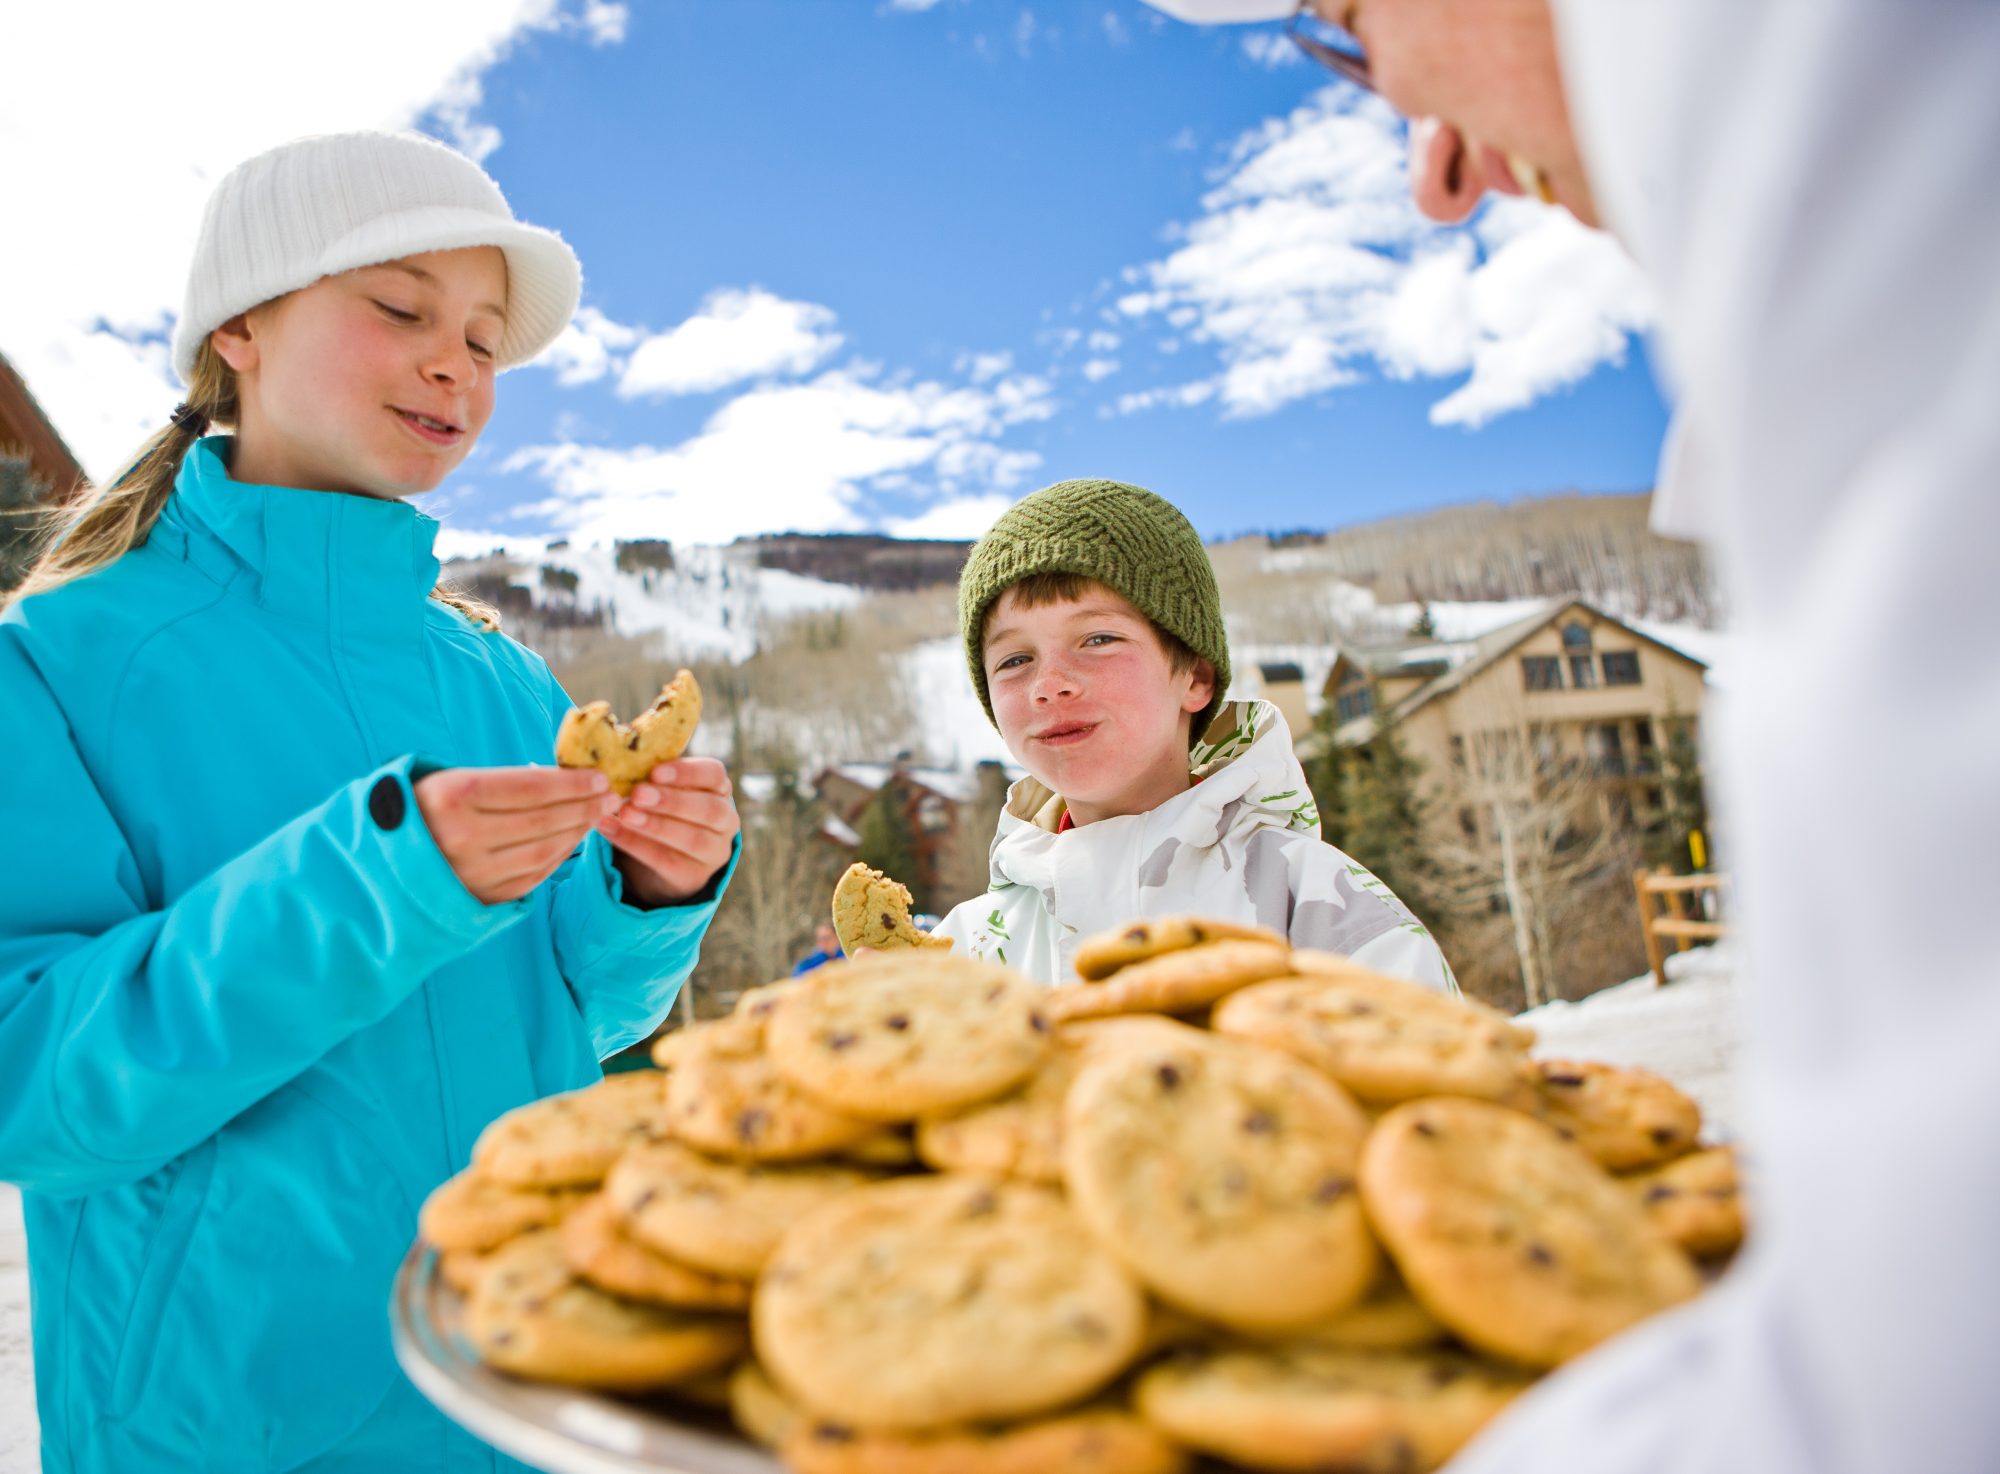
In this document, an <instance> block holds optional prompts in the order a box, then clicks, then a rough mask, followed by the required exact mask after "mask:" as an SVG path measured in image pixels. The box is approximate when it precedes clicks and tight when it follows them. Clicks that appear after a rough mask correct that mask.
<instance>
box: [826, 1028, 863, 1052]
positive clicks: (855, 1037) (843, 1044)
mask: <svg viewBox="0 0 2000 1474" xmlns="http://www.w3.org/2000/svg"><path fill="white" fill-rule="evenodd" d="M860 1042H861V1036H860V1035H859V1034H851V1033H849V1032H848V1031H847V1030H845V1029H842V1030H841V1031H840V1032H839V1033H837V1034H829V1035H827V1037H826V1047H827V1048H828V1049H831V1050H833V1051H834V1052H835V1053H838V1052H839V1051H841V1050H843V1049H852V1048H853V1047H854V1046H855V1045H856V1044H858V1043H860Z"/></svg>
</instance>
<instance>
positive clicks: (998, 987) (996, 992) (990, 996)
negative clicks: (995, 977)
mask: <svg viewBox="0 0 2000 1474" xmlns="http://www.w3.org/2000/svg"><path fill="white" fill-rule="evenodd" d="M1006 991H1007V985H1006V984H1005V983H995V984H994V985H993V986H992V987H990V988H988V989H987V990H986V1001H987V1002H988V1003H991V1002H992V1001H993V1000H994V999H996V998H998V997H999V996H1000V995H1001V994H1002V993H1004V992H1006Z"/></svg>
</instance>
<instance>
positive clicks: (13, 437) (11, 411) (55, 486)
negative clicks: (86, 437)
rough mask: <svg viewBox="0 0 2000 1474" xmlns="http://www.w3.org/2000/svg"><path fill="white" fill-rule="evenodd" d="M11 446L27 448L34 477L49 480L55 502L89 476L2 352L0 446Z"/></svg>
mask: <svg viewBox="0 0 2000 1474" xmlns="http://www.w3.org/2000/svg"><path fill="white" fill-rule="evenodd" d="M13 447H19V448H20V449H22V450H25V451H27V453H28V463H29V465H30V466H31V467H32V468H33V470H34V473H35V475H36V476H38V477H41V478H42V479H44V480H46V481H47V482H48V483H49V494H50V496H51V498H52V499H53V500H55V501H57V502H60V501H63V500H66V499H67V498H68V497H69V495H70V494H71V493H72V492H73V491H75V490H76V488H77V486H78V485H79V484H81V483H82V482H84V481H86V480H88V479H89V478H88V477H86V476H85V475H84V473H83V467H82V466H81V465H80V464H78V462H77V459H76V457H75V456H74V455H72V454H71V453H70V448H69V446H68V445H66V444H64V442H63V438H62V436H61V435H60V434H59V433H57V431H56V427H55V426H54V425H53V424H52V423H51V422H50V420H49V417H48V416H47V415H46V414H44V413H43V412H42V407H41V405H40V404H38V403H36V401H35V396H34V395H33V394H32V393H30V392H29V390H28V385H27V382H26V381H25V380H24V379H22V377H21V376H20V375H19V374H17V373H16V372H14V366H13V365H12V364H11V363H9V362H7V357H6V355H5V354H0V448H13Z"/></svg>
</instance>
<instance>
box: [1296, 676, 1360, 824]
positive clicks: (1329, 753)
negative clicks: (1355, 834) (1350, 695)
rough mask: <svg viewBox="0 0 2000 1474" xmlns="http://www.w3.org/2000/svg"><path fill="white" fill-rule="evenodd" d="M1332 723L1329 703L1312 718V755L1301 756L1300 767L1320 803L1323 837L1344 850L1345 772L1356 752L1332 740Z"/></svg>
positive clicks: (1331, 710) (1314, 799)
mask: <svg viewBox="0 0 2000 1474" xmlns="http://www.w3.org/2000/svg"><path fill="white" fill-rule="evenodd" d="M1333 726H1334V722H1333V708H1332V707H1331V706H1327V707H1325V708H1323V709H1322V710H1321V711H1320V713H1319V714H1318V715H1317V716H1315V717H1314V718H1313V724H1312V740H1311V741H1310V742H1308V743H1306V744H1304V746H1305V747H1306V748H1307V750H1308V751H1309V752H1310V753H1311V756H1309V757H1304V756H1302V757H1301V759H1300V766H1301V767H1303V768H1304V769H1305V770H1306V786H1307V787H1308V788H1310V789H1311V790H1312V796H1313V802H1314V803H1315V804H1317V805H1318V806H1319V832H1320V838H1322V839H1324V840H1325V841H1326V842H1327V843H1328V844H1330V845H1335V846H1338V847H1339V848H1340V849H1343V850H1345V849H1347V797H1346V792H1345V789H1346V784H1345V782H1344V781H1343V775H1344V774H1345V773H1346V771H1347V764H1348V763H1349V762H1350V761H1351V760H1352V757H1353V754H1352V752H1351V750H1350V749H1348V748H1345V747H1341V746H1340V745H1339V744H1337V743H1336V742H1335V741H1334V740H1333ZM1348 853H1350V854H1352V853H1353V851H1351V850H1349V851H1348Z"/></svg>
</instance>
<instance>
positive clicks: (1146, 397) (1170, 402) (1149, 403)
mask: <svg viewBox="0 0 2000 1474" xmlns="http://www.w3.org/2000/svg"><path fill="white" fill-rule="evenodd" d="M1215 387H1216V386H1215V383H1214V381H1213V380H1203V381H1200V382H1197V383H1193V384H1175V385H1172V386H1171V387H1169V388H1164V389H1141V390H1139V391H1137V392H1136V393H1132V394H1121V395H1119V396H1118V404H1117V412H1118V413H1119V414H1121V415H1131V414H1137V413H1139V412H1140V411H1141V410H1148V409H1158V408H1160V407H1161V406H1162V405H1166V406H1168V407H1170V408H1173V409H1189V408H1192V407H1193V406H1194V405H1197V404H1206V403H1208V401H1209V400H1211V399H1213V398H1215Z"/></svg>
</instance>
